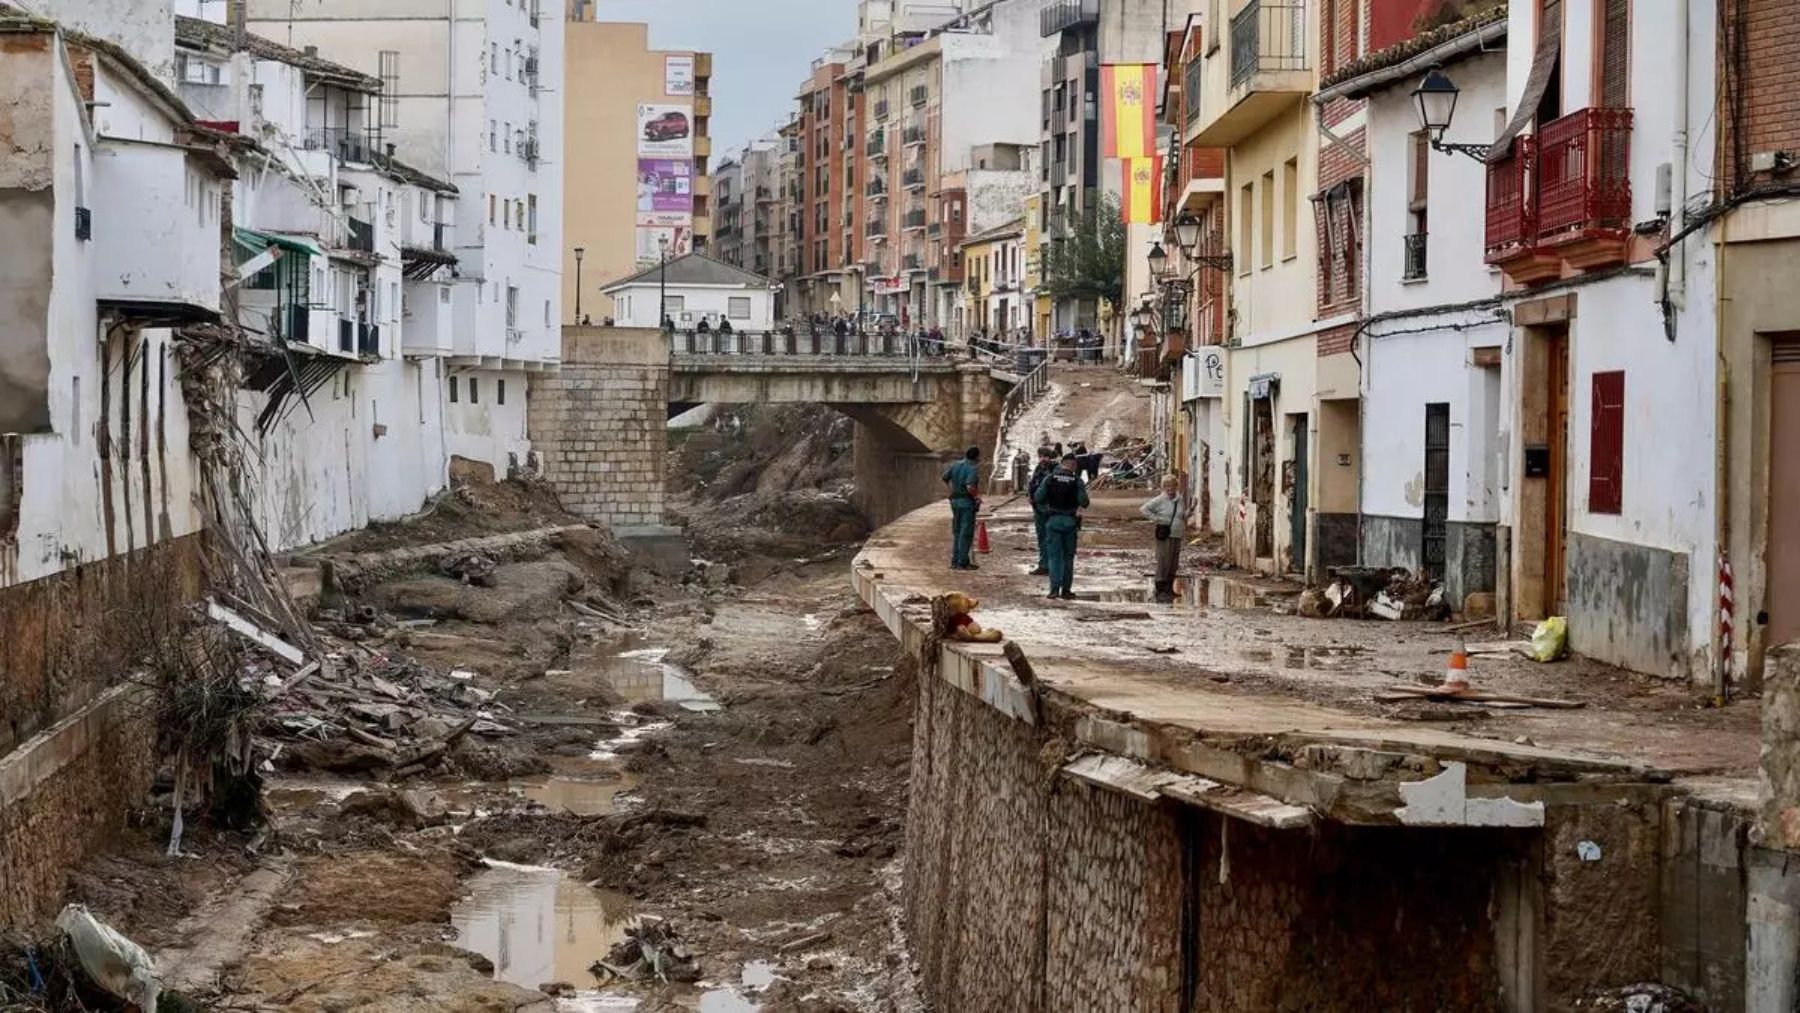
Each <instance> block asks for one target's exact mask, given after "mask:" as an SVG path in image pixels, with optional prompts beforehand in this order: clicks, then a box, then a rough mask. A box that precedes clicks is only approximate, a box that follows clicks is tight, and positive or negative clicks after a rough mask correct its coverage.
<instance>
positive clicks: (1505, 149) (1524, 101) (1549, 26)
mask: <svg viewBox="0 0 1800 1013" xmlns="http://www.w3.org/2000/svg"><path fill="white" fill-rule="evenodd" d="M1560 59H1562V0H1544V4H1543V7H1542V8H1541V9H1540V11H1539V14H1538V40H1537V49H1536V51H1535V52H1534V53H1533V54H1532V57H1531V73H1530V74H1529V75H1527V76H1526V78H1525V94H1524V95H1523V96H1522V97H1521V98H1520V99H1519V105H1518V107H1517V108H1516V109H1514V110H1513V117H1512V120H1511V121H1509V122H1508V123H1507V124H1506V129H1504V130H1502V131H1500V136H1499V137H1497V138H1495V140H1494V144H1493V146H1492V147H1490V148H1489V149H1488V153H1487V160H1488V161H1490V162H1497V161H1499V160H1500V159H1503V158H1505V157H1506V156H1507V155H1508V154H1509V153H1511V151H1512V143H1513V138H1515V137H1518V136H1519V132H1520V131H1522V130H1524V129H1525V124H1527V123H1530V122H1531V120H1532V117H1534V116H1536V115H1537V109H1538V106H1539V105H1541V104H1542V103H1543V101H1544V92H1545V91H1547V90H1549V87H1550V77H1551V75H1552V74H1554V73H1555V72H1556V64H1557V61H1558V60H1560Z"/></svg>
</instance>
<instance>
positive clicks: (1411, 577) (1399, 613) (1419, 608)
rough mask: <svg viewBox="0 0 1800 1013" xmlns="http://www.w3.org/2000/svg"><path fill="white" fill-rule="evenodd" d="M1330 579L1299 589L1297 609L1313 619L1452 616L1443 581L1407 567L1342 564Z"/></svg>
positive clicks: (1431, 617) (1332, 571) (1437, 617)
mask: <svg viewBox="0 0 1800 1013" xmlns="http://www.w3.org/2000/svg"><path fill="white" fill-rule="evenodd" d="M1330 574H1331V580H1330V581H1329V582H1328V583H1326V584H1324V585H1322V586H1315V587H1309V588H1307V589H1306V590H1305V591H1302V592H1301V593H1300V600H1299V602H1298V606H1297V611H1298V612H1299V613H1300V614H1301V615H1303V616H1306V617H1308V618H1310V619H1387V620H1400V619H1429V620H1440V621H1441V620H1445V619H1448V618H1450V612H1451V610H1450V605H1449V603H1448V602H1446V601H1445V600H1444V585H1443V584H1441V583H1439V582H1437V581H1434V580H1432V579H1431V578H1430V577H1428V576H1426V574H1425V573H1424V572H1423V571H1419V572H1416V573H1415V572H1414V571H1412V570H1408V569H1406V568H1405V567H1384V566H1342V567H1337V568H1335V569H1333V570H1331V571H1330Z"/></svg>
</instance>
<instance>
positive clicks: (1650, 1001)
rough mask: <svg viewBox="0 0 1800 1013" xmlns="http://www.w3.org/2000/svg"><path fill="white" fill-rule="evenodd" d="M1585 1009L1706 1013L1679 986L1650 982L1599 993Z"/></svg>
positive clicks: (1623, 1012)
mask: <svg viewBox="0 0 1800 1013" xmlns="http://www.w3.org/2000/svg"><path fill="white" fill-rule="evenodd" d="M1584 1008H1586V1009H1590V1010H1595V1011H1603V1013H1704V1011H1705V1009H1706V1007H1705V1006H1704V1005H1702V1004H1701V1003H1698V1002H1696V1001H1694V1000H1693V999H1690V998H1688V996H1687V994H1686V993H1684V992H1682V991H1681V990H1680V989H1675V988H1670V987H1669V986H1667V985H1662V984H1658V983H1656V982H1648V981H1646V982H1639V983H1637V984H1635V985H1622V986H1620V987H1618V988H1609V989H1606V990H1604V991H1601V992H1596V993H1594V994H1593V995H1592V996H1590V997H1589V1000H1588V1002H1587V1003H1586V1004H1585V1007H1584Z"/></svg>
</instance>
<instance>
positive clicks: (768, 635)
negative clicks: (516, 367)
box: [69, 487, 915, 1013]
mask: <svg viewBox="0 0 1800 1013" xmlns="http://www.w3.org/2000/svg"><path fill="white" fill-rule="evenodd" d="M521 504H525V505H529V507H530V509H529V510H525V511H523V516H504V514H505V512H506V511H507V510H508V509H509V508H511V509H515V510H517V509H519V508H520V506H521ZM495 511H498V512H499V514H501V515H502V516H494V515H493V513H494V512H495ZM570 520H571V519H570V518H568V517H567V516H566V515H560V514H558V513H557V512H556V511H555V510H554V508H553V507H549V506H541V505H540V501H539V499H537V498H536V497H535V494H533V493H531V492H530V491H526V492H518V491H510V490H509V489H507V488H504V487H502V488H499V489H495V488H488V489H485V490H477V491H475V492H474V493H468V494H464V495H461V496H459V497H458V498H457V499H456V500H455V501H454V502H453V503H452V504H449V505H448V506H447V508H446V509H445V510H441V511H440V512H439V513H438V514H434V515H433V516H431V517H429V518H426V519H424V520H422V521H420V522H418V523H416V524H414V525H410V526H409V525H395V526H388V527H384V528H383V529H381V530H380V531H378V532H368V533H363V534H360V535H358V536H355V537H354V538H352V539H349V540H346V541H345V542H341V543H339V544H338V545H336V546H332V547H330V548H331V550H332V551H335V552H337V553H340V554H342V555H341V557H340V558H348V559H350V560H351V563H350V564H349V565H347V566H345V567H344V568H345V569H346V571H348V572H361V573H366V574H368V576H367V578H366V579H364V580H362V581H361V582H360V583H358V584H356V585H354V586H351V587H349V588H348V589H347V590H344V591H342V592H341V593H338V594H336V596H334V594H333V592H331V591H329V590H328V592H327V594H326V596H325V600H323V601H321V602H319V603H316V604H315V605H314V608H315V609H317V610H318V611H317V613H316V614H317V615H318V616H320V617H322V618H318V619H316V622H317V623H318V624H319V625H320V628H321V629H324V630H328V631H330V632H331V634H332V635H333V637H335V638H336V639H335V640H334V641H333V642H334V643H337V644H339V645H340V647H341V650H342V651H343V652H345V654H346V656H349V655H354V657H355V658H357V659H360V661H359V665H360V667H356V666H350V665H349V664H348V663H347V662H346V663H345V664H344V665H340V666H339V667H340V670H342V669H345V668H350V667H355V668H356V670H357V671H360V672H381V673H387V674H388V675H389V676H390V677H391V678H390V679H389V681H388V682H384V683H382V684H381V685H382V687H383V688H384V689H388V690H392V691H393V694H394V695H393V699H394V700H396V701H398V702H397V703H381V704H379V705H371V704H370V703H369V702H368V701H367V700H366V699H364V700H361V701H358V700H355V699H350V697H351V696H353V695H354V694H352V693H350V692H348V691H347V689H346V688H348V689H349V690H355V692H358V693H360V692H363V691H364V690H363V689H361V688H358V687H359V686H361V684H360V683H355V682H352V681H342V680H340V681H339V682H334V683H330V684H313V685H311V686H307V687H304V688H303V689H302V690H300V691H298V692H299V693H301V694H302V695H304V694H311V702H309V703H307V704H306V705H305V707H304V708H302V709H303V710H304V711H305V715H304V718H297V717H295V716H294V713H293V709H292V708H291V707H290V708H289V710H288V711H284V712H283V713H281V714H280V715H278V716H277V717H275V718H272V719H271V720H270V723H269V725H268V726H267V727H268V729H269V732H270V734H271V736H272V738H271V740H270V742H268V743H259V748H260V749H261V750H262V752H261V753H259V756H264V757H268V758H270V759H272V760H273V762H270V763H268V764H266V765H265V767H264V770H265V776H266V778H267V782H266V785H265V794H264V800H265V804H266V808H267V810H268V815H269V821H268V823H267V825H266V826H264V827H261V828H257V829H255V830H251V831H241V832H239V831H233V832H225V831H219V830H215V829H213V828H211V827H209V826H206V825H203V824H202V825H191V826H190V828H189V830H188V833H187V836H186V838H185V841H184V844H183V849H182V853H181V855H180V856H179V857H175V858H170V857H166V856H165V855H164V850H165V848H166V845H167V841H168V831H169V816H168V813H169V809H168V806H167V802H168V799H167V797H163V798H161V799H155V800H151V801H152V804H151V805H149V806H147V807H146V809H145V810H144V814H143V817H142V819H141V820H140V821H139V825H138V826H137V827H135V828H134V829H133V830H132V832H131V833H130V834H128V835H127V836H126V837H125V838H124V839H123V840H121V842H120V844H119V847H118V848H117V849H115V850H114V851H113V852H112V853H111V854H107V855H104V856H101V857H99V858H96V859H95V860H93V861H92V862H90V863H89V864H88V865H87V867H86V868H84V869H83V870H82V871H81V873H80V874H79V875H77V876H76V877H74V880H73V882H72V886H71V890H70V896H69V899H70V900H72V901H78V902H82V903H86V904H88V905H90V906H91V908H92V909H93V911H94V913H95V914H96V915H97V916H99V917H101V918H102V919H104V920H106V921H107V922H108V923H109V924H112V925H114V926H116V927H117V928H119V929H120V931H122V932H124V933H126V934H127V935H129V936H131V937H132V938H134V939H136V940H138V941H140V942H141V943H142V944H143V945H145V946H146V948H148V949H149V950H151V951H152V952H153V953H154V954H155V956H156V957H157V960H158V962H159V965H160V966H161V967H162V969H163V972H164V974H165V976H166V977H167V979H168V980H169V984H170V987H171V988H172V989H175V990H178V991H179V992H181V993H182V994H183V995H185V996H186V997H188V998H190V999H191V1000H193V1001H194V1002H195V1003H196V1005H197V1006H198V1007H199V1008H203V1009H204V1008H213V1009H258V1010H299V1011H318V1013H326V1011H340V1010H376V1011H415V1010H417V1011H427V1010H432V1011H439V1010H451V1011H459V1010H534V1011H544V1013H549V1011H556V1010H565V1011H604V1013H625V1011H644V1013H653V1011H662V1010H708V1011H711V1010H717V1011H747V1010H898V1009H912V1008H915V1003H914V1000H913V999H912V993H911V985H910V978H909V974H908V968H907V966H906V963H905V960H904V958H903V956H902V949H901V946H900V942H899V939H898V936H897V932H896V925H897V917H898V916H897V911H896V906H895V903H894V901H895V898H894V896H893V894H892V891H893V889H895V887H896V886H897V882H898V878H899V862H900V855H899V847H900V841H901V822H902V818H903V810H904V805H905V793H906V785H905V777H906V772H907V763H908V749H909V740H910V728H909V719H910V714H911V704H910V699H911V693H912V689H913V687H912V683H911V673H910V672H909V671H907V670H905V669H904V668H902V669H896V667H895V659H896V657H897V650H896V648H895V646H894V644H893V641H892V639H891V637H890V636H889V635H888V633H887V631H886V630H884V629H882V628H881V626H880V625H879V624H878V623H877V622H876V621H875V619H874V617H873V615H872V614H870V613H868V612H867V611H866V610H863V609H862V608H861V607H860V606H858V605H854V599H853V598H852V596H851V595H850V593H849V591H848V589H847V587H846V584H845V580H844V573H845V570H846V568H847V567H848V565H849V560H850V555H851V551H852V550H851V549H849V548H840V549H837V550H832V549H829V548H827V549H824V550H823V551H821V550H819V549H818V548H817V547H815V548H813V550H812V553H813V556H812V558H810V559H808V558H802V557H803V556H804V554H803V553H799V552H793V553H788V552H777V553H773V554H772V553H769V552H766V551H758V552H756V553H746V554H744V555H742V556H740V557H739V564H738V565H736V566H734V568H733V569H734V570H735V572H734V574H733V577H734V578H735V581H733V580H727V581H719V580H717V579H716V578H715V579H708V580H694V581H689V582H683V581H670V580H665V579H662V578H658V577H654V576H651V575H649V574H647V573H645V572H642V571H639V570H637V569H635V568H632V567H631V566H630V565H629V564H628V563H626V562H624V561H623V560H622V557H621V556H620V555H619V554H618V553H617V551H616V547H613V546H610V545H609V544H607V540H606V539H605V538H604V536H603V535H599V534H596V533H585V532H581V531H577V532H575V533H574V534H573V535H569V534H563V535H559V536H557V537H555V538H549V539H546V540H545V542H544V544H543V545H542V546H541V547H540V548H536V549H533V550H531V551H528V552H525V551H518V552H513V553H511V554H509V555H508V556H507V557H506V558H504V559H502V560H501V561H499V563H498V565H497V567H495V569H494V570H493V578H492V581H491V583H489V584H487V585H485V586H477V585H475V584H472V583H468V582H462V583H459V582H458V581H456V580H454V579H451V578H447V577H446V576H444V575H442V574H440V573H437V572H434V571H432V570H430V569H428V568H415V569H413V570H410V571H396V572H388V571H387V570H385V569H381V568H379V567H377V566H375V565H373V564H371V565H370V566H369V567H368V568H366V569H364V570H360V571H358V570H354V569H353V568H354V564H355V563H356V561H357V560H359V559H363V558H367V559H369V560H373V559H374V557H373V556H369V555H368V554H369V553H376V552H380V553H391V552H392V551H393V550H394V549H397V548H406V547H412V546H418V545H421V544H425V543H431V544H437V543H440V542H444V541H448V540H451V539H457V538H468V537H471V536H485V535H489V534H492V533H494V532H496V531H501V532H507V531H527V530H533V529H534V526H535V528H548V527H551V526H555V525H567V524H569V523H570ZM585 534H595V537H593V538H588V537H582V536H583V535H585ZM295 565H296V566H299V565H304V561H298V562H296V564H295ZM395 673H399V674H395ZM334 694H335V695H334ZM427 698H429V699H430V700H434V701H437V703H433V704H430V705H429V706H423V705H421V704H420V703H419V701H422V700H426V699H427ZM453 701H466V702H467V710H466V711H465V712H458V713H467V714H468V715H469V716H470V718H471V719H474V721H475V723H474V724H473V725H472V726H471V729H470V730H467V734H463V735H461V737H459V738H455V740H454V742H453V743H452V745H451V747H450V748H448V749H446V750H444V751H442V755H441V756H439V757H435V758H434V759H433V760H432V762H431V763H429V764H426V765H424V769H419V768H418V766H416V765H415V766H412V767H398V766H397V765H389V766H385V767H384V766H382V765H380V764H379V763H377V762H375V761H374V760H371V759H369V757H370V755H371V753H370V748H371V747H370V746H369V742H370V740H374V741H376V742H377V743H379V742H380V740H382V739H384V738H385V737H386V735H388V734H389V733H388V732H387V731H386V730H385V729H384V728H382V727H380V726H374V725H368V724H364V725H363V726H362V727H364V728H365V729H373V731H363V732H361V733H354V732H353V733H351V734H344V733H342V732H341V731H336V732H334V731H333V729H334V728H338V729H341V728H342V727H344V726H345V725H353V724H354V721H352V720H350V719H348V718H345V717H344V714H345V713H348V714H351V715H356V714H361V715H363V718H361V719H358V720H363V719H366V718H368V716H369V715H371V714H379V715H381V716H382V720H385V721H388V722H390V724H391V726H392V727H393V728H394V729H395V731H393V732H392V734H393V735H395V736H398V737H407V736H410V737H411V738H407V739H405V741H407V742H412V741H430V739H431V737H432V736H433V735H438V736H442V735H444V734H445V729H447V728H449V727H452V726H454V725H456V723H457V721H456V718H457V714H456V713H449V712H432V713H426V712H428V711H430V709H431V707H439V708H440V709H441V707H442V706H448V705H449V704H448V703H447V702H453ZM334 707H339V708H342V709H343V713H335V714H334V712H333V708H334ZM372 707H373V708H374V709H371V708H372ZM421 715H423V716H421ZM296 729H298V730H297V731H296ZM421 729H426V730H425V731H421ZM283 736H287V738H285V739H284V738H283ZM277 743H283V744H282V746H281V748H279V749H276V748H274V747H275V745H276V744H277ZM381 752H382V749H379V748H376V749H374V753H375V754H380V753H381ZM403 752H404V751H403ZM364 761H367V762H364ZM646 927H648V928H646ZM645 931H648V932H651V933H654V934H656V935H655V937H656V938H658V939H666V940H670V941H672V946H673V950H672V951H671V952H673V953H675V954H678V955H679V959H674V960H665V961H663V962H662V963H661V964H659V965H658V966H660V967H661V969H662V971H663V974H662V975H660V976H659V975H658V974H656V973H654V972H652V973H640V974H635V975H634V974H631V973H630V964H631V961H629V960H622V959H621V958H620V957H619V955H618V953H617V952H616V949H615V948H616V947H618V946H619V944H620V943H621V942H622V941H624V940H626V939H627V937H628V936H634V934H636V933H639V932H645ZM606 964H610V965H612V968H613V969H612V970H609V969H608V968H607V967H606V966H603V965H606ZM640 970H641V968H640ZM616 972H625V973H624V974H623V975H621V974H620V973H616ZM71 1008H72V1007H71Z"/></svg>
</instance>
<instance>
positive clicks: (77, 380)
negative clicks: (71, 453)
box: [69, 376, 81, 447]
mask: <svg viewBox="0 0 1800 1013" xmlns="http://www.w3.org/2000/svg"><path fill="white" fill-rule="evenodd" d="M69 442H70V443H71V444H72V445H74V446H77V447H79V446H81V377H79V376H72V377H70V378H69Z"/></svg>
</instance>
